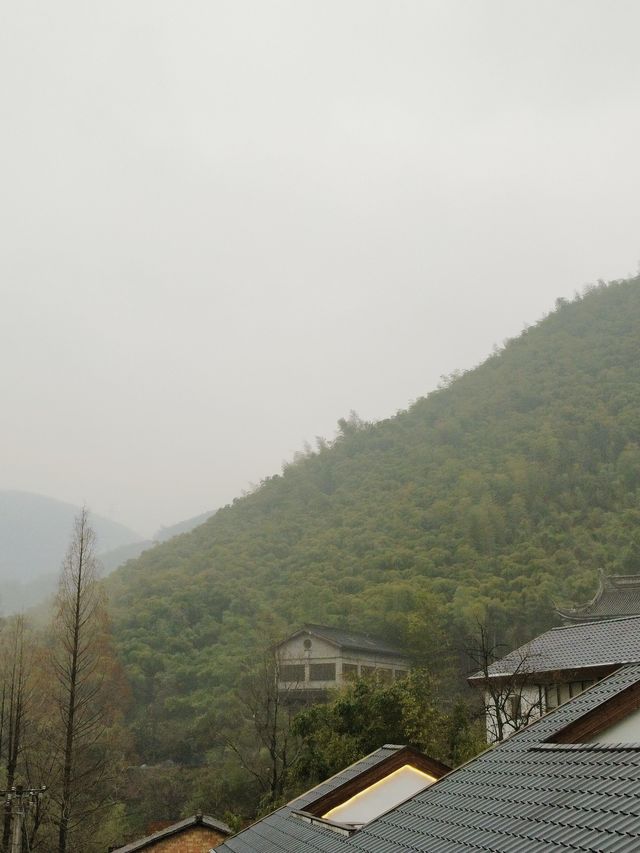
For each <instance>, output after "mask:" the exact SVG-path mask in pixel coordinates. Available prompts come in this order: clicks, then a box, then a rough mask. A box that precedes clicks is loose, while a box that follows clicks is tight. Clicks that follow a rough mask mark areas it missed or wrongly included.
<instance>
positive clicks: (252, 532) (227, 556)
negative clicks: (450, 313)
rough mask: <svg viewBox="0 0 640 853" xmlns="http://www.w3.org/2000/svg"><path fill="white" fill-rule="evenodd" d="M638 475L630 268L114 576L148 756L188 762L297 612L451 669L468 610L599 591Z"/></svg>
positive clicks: (353, 424) (491, 617) (516, 623)
mask: <svg viewBox="0 0 640 853" xmlns="http://www.w3.org/2000/svg"><path fill="white" fill-rule="evenodd" d="M639 485H640V279H632V280H627V281H620V282H613V283H611V284H609V285H607V286H605V285H599V286H597V287H592V288H590V289H588V290H587V291H586V292H585V293H584V294H583V295H581V296H579V297H576V298H575V300H573V301H571V302H567V301H564V300H559V301H558V303H557V305H556V310H555V311H554V312H553V313H552V314H550V315H549V316H547V317H546V318H545V319H543V320H542V321H541V322H539V323H538V324H537V325H535V326H534V327H531V328H529V329H527V330H526V331H524V332H523V333H522V334H521V335H520V336H519V337H518V338H516V339H514V340H511V341H509V342H508V343H506V344H505V346H504V348H503V349H502V350H501V351H500V352H497V353H495V354H494V355H492V356H491V357H490V358H489V359H487V360H486V361H485V362H484V363H483V364H482V365H480V366H479V367H477V368H475V369H473V370H470V371H468V372H466V373H464V374H462V375H459V376H456V377H450V378H449V379H448V380H447V381H446V382H445V383H444V387H442V388H441V389H439V390H437V391H435V392H433V393H431V394H429V395H428V396H427V397H426V398H423V399H420V400H418V401H417V402H416V403H415V404H414V405H412V406H411V408H409V409H408V410H407V411H403V412H400V413H398V414H397V415H395V416H394V417H391V418H389V419H388V420H384V421H381V422H379V423H375V424H368V423H362V422H360V421H359V420H358V419H357V418H356V417H352V418H350V419H348V420H343V421H341V422H340V424H339V433H338V435H337V437H336V438H335V440H334V441H332V442H322V441H320V442H319V443H318V447H317V449H316V450H315V451H314V452H309V453H307V454H306V455H304V456H302V457H300V458H296V461H295V462H294V463H292V464H290V465H287V466H285V468H284V470H283V472H282V474H281V475H275V476H273V477H271V478H268V479H267V480H265V481H264V482H263V483H262V484H261V485H260V487H259V488H258V489H257V490H256V491H255V492H253V493H252V494H250V495H247V496H246V497H243V498H241V499H238V500H236V501H234V503H233V505H231V506H227V507H225V508H223V509H221V510H220V511H219V512H218V513H217V514H216V515H215V516H214V517H212V518H211V519H209V520H208V521H207V522H206V523H204V524H203V525H201V526H200V527H198V528H196V529H195V530H193V531H192V532H190V533H188V534H185V535H182V536H178V537H176V538H175V539H173V540H171V541H170V542H167V543H166V544H163V545H160V546H158V547H156V548H154V549H152V550H150V551H147V552H145V553H144V554H142V556H141V557H140V558H139V559H137V560H135V561H133V562H130V563H128V564H127V565H126V566H125V567H123V568H121V569H119V570H118V571H116V572H115V574H114V575H113V576H112V577H111V578H110V579H109V581H108V586H109V590H110V595H111V600H112V612H113V619H114V625H115V630H116V637H117V640H118V643H119V648H120V651H121V655H122V659H123V661H124V664H125V667H126V670H127V672H128V674H129V676H130V678H131V682H132V685H133V692H134V717H135V720H134V729H135V730H136V731H137V735H138V742H139V747H140V750H141V752H142V755H143V758H144V760H158V759H161V758H167V757H172V758H176V759H178V760H182V761H189V760H197V758H198V755H199V754H201V753H202V752H203V751H204V750H205V749H206V736H205V732H207V731H208V729H207V726H208V725H210V723H209V722H208V721H210V720H211V719H213V718H214V716H215V713H216V712H217V711H218V710H220V709H224V707H225V701H226V697H228V695H229V694H230V692H231V691H233V688H234V684H235V683H236V680H237V675H238V671H239V667H240V663H241V661H242V660H243V659H246V658H247V657H250V656H251V654H252V653H253V651H254V650H255V649H256V648H258V647H259V646H260V644H265V643H266V642H267V641H268V639H269V638H270V637H272V636H277V635H278V634H280V633H282V632H284V631H287V630H289V629H293V628H294V627H295V626H297V625H299V624H300V623H302V622H305V621H309V622H319V623H326V624H332V625H338V626H340V625H349V626H350V627H352V628H353V629H354V630H361V631H367V632H370V633H372V634H376V635H379V636H381V637H383V638H386V639H388V640H390V641H393V642H395V643H397V644H400V645H403V646H404V647H405V648H407V649H408V650H409V651H410V652H411V654H412V655H413V656H414V658H415V660H416V661H417V662H419V663H422V664H427V665H428V666H430V667H431V668H432V669H435V670H436V671H438V672H440V673H441V674H442V677H444V678H446V677H447V672H449V671H454V670H456V671H459V669H460V660H461V657H460V649H461V646H462V644H463V639H462V638H463V637H464V636H465V634H467V633H469V632H473V630H474V626H476V625H477V622H478V620H480V621H488V622H490V624H491V625H492V626H493V630H494V631H495V633H496V636H497V637H498V638H499V639H500V640H502V641H504V642H505V643H507V644H511V643H517V642H521V641H522V640H526V639H527V638H528V637H529V636H531V635H532V634H534V633H535V632H537V631H540V630H542V629H544V628H546V627H548V626H549V625H551V624H553V621H554V616H553V601H554V600H561V601H566V600H571V599H579V600H581V599H585V598H586V597H588V596H589V595H590V594H591V593H592V592H593V591H594V590H595V575H596V569H597V568H598V567H599V566H606V567H609V568H611V569H615V570H621V571H625V570H640V534H639V531H640V501H639V493H638V487H639ZM453 683H454V682H453V681H452V682H451V684H452V685H453ZM451 689H452V690H453V689H454V687H453V686H452V687H451ZM136 721H137V722H136Z"/></svg>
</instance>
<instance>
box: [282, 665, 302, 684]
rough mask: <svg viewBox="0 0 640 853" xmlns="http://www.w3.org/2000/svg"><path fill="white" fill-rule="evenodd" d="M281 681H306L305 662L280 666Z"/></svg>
mask: <svg viewBox="0 0 640 853" xmlns="http://www.w3.org/2000/svg"><path fill="white" fill-rule="evenodd" d="M279 675H280V681H304V664H303V663H285V664H281V666H280V672H279Z"/></svg>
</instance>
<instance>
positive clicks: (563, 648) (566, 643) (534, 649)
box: [469, 616, 640, 682]
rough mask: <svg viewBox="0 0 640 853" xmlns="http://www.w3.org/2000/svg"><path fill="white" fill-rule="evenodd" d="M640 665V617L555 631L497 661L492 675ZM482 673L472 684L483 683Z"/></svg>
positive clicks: (490, 670)
mask: <svg viewBox="0 0 640 853" xmlns="http://www.w3.org/2000/svg"><path fill="white" fill-rule="evenodd" d="M638 661H640V616H627V617H621V618H618V619H607V620H601V621H598V622H586V623H578V624H575V625H564V626H562V627H560V628H552V629H551V630H550V631H547V632H546V633H545V634H540V636H539V637H536V638H535V639H534V640H531V642H530V643H526V644H525V645H524V646H520V648H519V649H516V650H515V651H513V652H510V653H509V654H508V655H506V656H505V657H503V658H502V659H501V660H499V661H496V662H495V663H493V664H491V666H490V667H489V675H490V676H492V677H496V678H498V677H500V676H502V675H512V674H513V673H516V672H518V673H548V672H554V671H557V670H573V669H588V668H590V667H607V666H620V665H621V664H624V663H635V662H638ZM481 678H482V676H481V674H479V673H476V675H473V676H472V677H471V678H470V679H469V680H470V681H471V682H473V681H474V679H481Z"/></svg>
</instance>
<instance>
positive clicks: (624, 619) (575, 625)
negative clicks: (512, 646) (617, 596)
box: [525, 613, 640, 645]
mask: <svg viewBox="0 0 640 853" xmlns="http://www.w3.org/2000/svg"><path fill="white" fill-rule="evenodd" d="M631 619H640V613H629V614H628V615H627V616H608V617H607V618H606V619H593V620H590V621H589V622H574V623H573V624H572V625H556V626H554V627H553V628H550V629H549V631H548V632H547V633H550V632H551V631H567V630H570V629H573V628H584V627H586V626H587V625H589V626H590V627H592V626H593V625H607V624H608V623H609V622H628V621H629V620H631ZM539 636H544V635H543V634H541V635H539ZM534 639H536V638H534ZM529 642H533V640H530V641H529ZM525 645H526V644H525Z"/></svg>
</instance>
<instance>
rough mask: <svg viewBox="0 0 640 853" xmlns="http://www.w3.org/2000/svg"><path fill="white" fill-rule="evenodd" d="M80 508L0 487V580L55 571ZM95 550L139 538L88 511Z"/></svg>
mask: <svg viewBox="0 0 640 853" xmlns="http://www.w3.org/2000/svg"><path fill="white" fill-rule="evenodd" d="M79 510H80V508H79V507H77V506H74V505H73V504H70V503H66V502H64V501H60V500H56V499H55V498H49V497H46V496H45V495H38V494H33V493H31V492H22V491H15V490H12V491H8V490H3V491H0V542H1V543H2V549H1V550H0V580H6V579H9V578H11V579H13V580H23V581H30V580H33V579H34V578H35V577H38V576H39V575H42V574H47V573H49V572H56V573H57V571H58V569H59V568H60V562H61V560H62V558H63V556H64V554H65V552H66V549H67V547H68V545H69V539H70V537H71V533H72V528H73V520H74V518H75V517H76V515H77V514H78V512H79ZM91 524H92V526H93V528H94V530H95V533H96V537H97V549H98V551H109V550H111V549H112V548H119V547H121V546H122V545H127V544H129V543H131V542H135V541H136V540H137V539H140V535H139V534H138V533H136V532H135V531H133V530H131V529H130V528H128V527H125V526H124V525H123V524H119V523H118V522H116V521H111V520H110V519H108V518H104V517H103V516H100V515H96V514H95V513H91Z"/></svg>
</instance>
